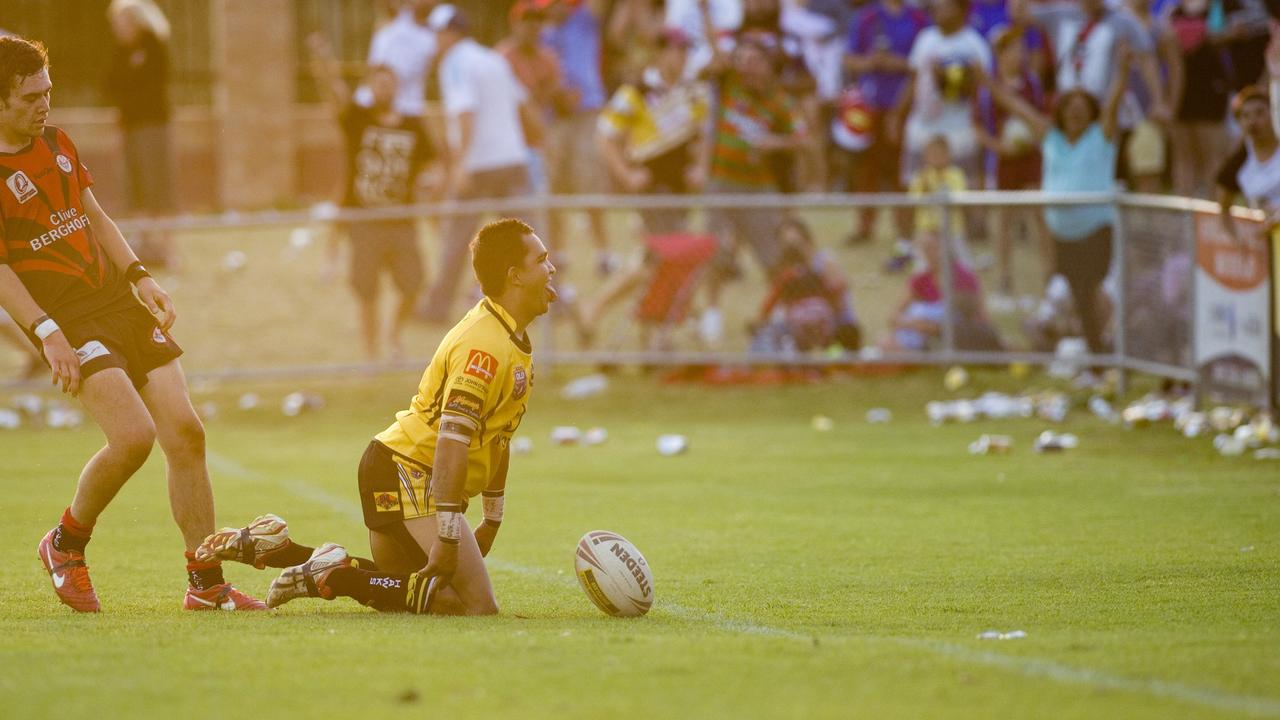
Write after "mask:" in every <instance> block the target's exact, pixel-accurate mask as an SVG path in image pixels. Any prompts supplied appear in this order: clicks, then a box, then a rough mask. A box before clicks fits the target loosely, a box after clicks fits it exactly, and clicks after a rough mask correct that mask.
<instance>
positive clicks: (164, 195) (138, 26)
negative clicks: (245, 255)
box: [107, 0, 177, 267]
mask: <svg viewBox="0 0 1280 720" xmlns="http://www.w3.org/2000/svg"><path fill="white" fill-rule="evenodd" d="M107 17H108V19H109V20H110V21H111V31H112V33H113V34H114V35H115V40H116V49H115V55H114V57H113V58H112V61H111V68H110V71H109V74H108V80H107V90H108V93H109V95H110V97H111V102H112V104H114V105H115V106H116V108H117V109H118V110H119V113H120V129H121V131H122V132H123V135H124V156H125V175H126V178H127V179H128V182H127V183H126V187H127V188H128V193H129V206H130V209H131V210H132V211H133V212H134V213H135V214H137V215H141V216H144V217H151V218H155V217H163V216H165V215H171V214H173V212H174V211H175V210H176V208H177V203H176V202H175V200H174V190H175V185H174V167H175V166H174V162H175V159H174V155H173V130H172V127H171V125H170V120H171V119H172V113H173V109H172V103H171V101H170V96H169V68H170V64H169V21H168V19H166V18H165V16H164V13H163V12H161V11H160V8H159V7H157V6H156V4H155V3H154V2H152V1H151V0H113V1H112V3H111V4H110V5H108V6H107ZM134 249H135V251H136V252H137V253H138V258H139V259H140V260H141V261H142V262H145V263H146V264H148V265H151V266H152V267H171V266H173V265H174V264H175V262H176V258H175V257H174V250H173V245H172V239H171V238H170V236H169V232H168V231H145V232H143V233H141V234H140V236H139V237H138V239H137V240H136V241H135V248H134Z"/></svg>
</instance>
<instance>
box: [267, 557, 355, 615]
mask: <svg viewBox="0 0 1280 720" xmlns="http://www.w3.org/2000/svg"><path fill="white" fill-rule="evenodd" d="M343 567H351V558H349V557H347V550H346V548H344V547H342V546H341V545H338V544H337V543H325V544H324V545H321V546H320V547H318V548H316V551H315V552H313V553H311V559H310V560H307V561H306V562H304V563H302V564H301V565H294V566H293V567H289V568H285V569H284V570H283V571H281V572H280V577H278V578H276V579H275V580H274V581H272V583H271V589H270V590H269V591H267V606H268V607H273V608H276V607H280V606H281V605H283V604H285V603H287V602H289V601H290V600H293V599H294V598H300V597H318V598H324V599H325V600H332V599H333V590H331V589H330V588H328V587H326V586H325V581H326V580H328V579H329V574H330V573H332V572H333V571H334V570H337V569H338V568H343Z"/></svg>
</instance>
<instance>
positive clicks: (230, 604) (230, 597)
mask: <svg viewBox="0 0 1280 720" xmlns="http://www.w3.org/2000/svg"><path fill="white" fill-rule="evenodd" d="M182 609H183V610H266V609H267V604H266V603H264V602H262V601H261V600H255V599H254V598H251V597H249V596H248V595H245V594H244V593H242V592H240V591H239V590H237V589H235V587H234V586H232V585H231V583H222V584H221V585H214V586H213V587H211V588H209V589H208V590H196V589H195V588H192V587H188V588H187V596H186V598H184V599H183V601H182Z"/></svg>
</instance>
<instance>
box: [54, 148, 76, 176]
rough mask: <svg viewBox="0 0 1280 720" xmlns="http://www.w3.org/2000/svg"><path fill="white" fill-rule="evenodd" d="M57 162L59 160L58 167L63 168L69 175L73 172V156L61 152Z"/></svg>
mask: <svg viewBox="0 0 1280 720" xmlns="http://www.w3.org/2000/svg"><path fill="white" fill-rule="evenodd" d="M57 162H58V168H59V169H60V170H62V172H64V173H67V174H68V175H70V174H71V169H72V168H73V167H75V166H74V165H72V164H71V158H69V157H67V156H66V155H63V154H61V153H59V154H58V158H57Z"/></svg>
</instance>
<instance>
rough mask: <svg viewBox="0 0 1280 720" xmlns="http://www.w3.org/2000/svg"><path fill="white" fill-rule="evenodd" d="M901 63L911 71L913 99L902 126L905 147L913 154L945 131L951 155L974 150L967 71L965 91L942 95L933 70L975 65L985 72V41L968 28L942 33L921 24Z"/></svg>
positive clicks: (971, 87) (987, 55) (970, 82)
mask: <svg viewBox="0 0 1280 720" xmlns="http://www.w3.org/2000/svg"><path fill="white" fill-rule="evenodd" d="M907 62H908V64H910V66H911V69H912V70H913V71H915V73H916V83H915V88H914V90H913V92H915V97H914V98H913V102H912V104H911V114H910V116H909V117H908V118H907V125H906V145H907V149H908V150H909V151H910V152H919V151H920V150H921V149H923V148H924V146H925V144H927V143H928V142H929V140H930V139H931V138H933V136H935V135H945V136H946V137H947V145H948V146H949V147H950V149H951V154H952V157H955V158H962V157H968V156H970V155H972V154H973V153H975V152H976V151H977V141H978V137H977V134H976V133H975V132H974V127H973V104H972V103H973V90H974V89H975V88H976V83H975V82H974V76H973V72H972V70H969V71H967V77H968V78H969V79H968V80H967V81H966V84H967V91H966V92H965V93H963V94H961V95H957V96H955V97H948V96H947V94H946V89H945V88H939V87H938V83H937V79H936V78H935V70H939V69H942V68H947V67H952V66H969V67H972V66H975V65H976V66H981V67H982V68H983V69H984V70H985V71H986V72H990V71H991V64H992V59H991V49H990V48H989V47H988V46H987V41H986V40H984V39H983V37H982V35H980V34H979V33H978V31H977V30H974V29H973V28H971V27H968V26H965V27H964V28H961V29H960V30H959V31H957V32H954V33H952V34H950V35H944V34H942V31H941V30H939V29H938V27H937V26H936V25H935V26H931V27H927V28H925V29H924V30H922V31H920V34H919V35H918V36H917V37H916V41H915V43H913V44H912V46H911V55H910V56H909V57H908V58H907Z"/></svg>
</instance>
